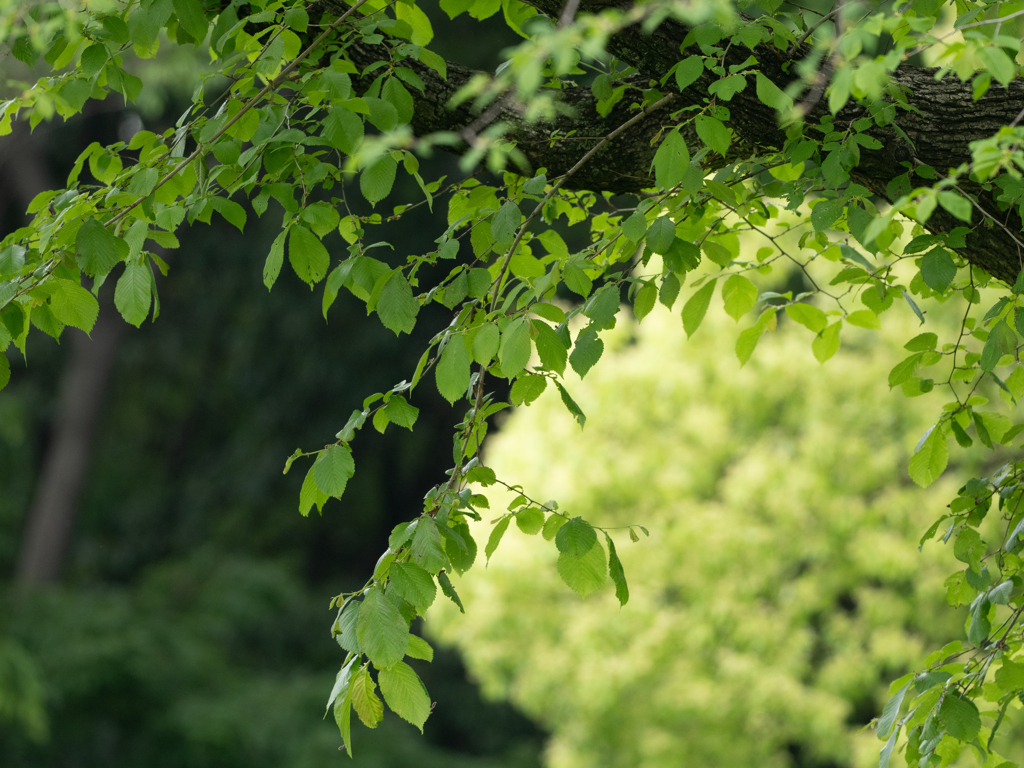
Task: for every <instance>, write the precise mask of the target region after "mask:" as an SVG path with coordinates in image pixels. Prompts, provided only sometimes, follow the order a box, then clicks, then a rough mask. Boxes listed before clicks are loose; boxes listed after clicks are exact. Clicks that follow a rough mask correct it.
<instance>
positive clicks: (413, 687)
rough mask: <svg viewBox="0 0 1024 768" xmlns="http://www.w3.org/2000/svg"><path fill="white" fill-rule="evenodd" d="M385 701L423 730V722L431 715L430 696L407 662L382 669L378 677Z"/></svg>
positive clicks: (397, 712) (395, 711) (401, 715)
mask: <svg viewBox="0 0 1024 768" xmlns="http://www.w3.org/2000/svg"><path fill="white" fill-rule="evenodd" d="M377 679H378V680H379V681H380V691H381V693H383V694H384V701H386V702H387V703H388V706H389V707H391V710H392V711H393V712H394V713H395V714H396V715H398V716H399V717H401V718H402V719H403V720H407V721H409V722H410V723H412V724H413V725H415V726H416V727H417V728H419V729H420V732H421V733H422V732H423V724H424V723H425V722H426V721H427V718H428V717H429V716H430V696H429V695H428V694H427V689H426V688H425V687H424V686H423V682H422V681H421V680H420V678H419V676H417V674H416V673H415V672H413V670H412V667H410V666H409V665H408V664H406V663H405V662H399V663H398V664H395V666H393V667H390V668H388V669H384V670H381V673H380V675H379V676H378V678H377Z"/></svg>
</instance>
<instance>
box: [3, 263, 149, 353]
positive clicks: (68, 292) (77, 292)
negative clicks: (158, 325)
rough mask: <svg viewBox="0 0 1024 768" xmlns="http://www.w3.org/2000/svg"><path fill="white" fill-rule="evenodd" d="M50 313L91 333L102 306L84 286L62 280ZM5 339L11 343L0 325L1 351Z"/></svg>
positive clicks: (52, 299)
mask: <svg viewBox="0 0 1024 768" xmlns="http://www.w3.org/2000/svg"><path fill="white" fill-rule="evenodd" d="M146 310H147V311H148V310H149V307H146ZM50 311H52V312H53V316H54V317H56V318H57V319H58V320H60V321H61V322H62V323H64V325H70V326H71V327H72V328H79V329H81V330H83V331H85V332H86V333H90V332H91V331H92V328H93V326H94V325H95V324H96V318H97V317H99V313H100V305H99V302H98V301H96V297H95V296H93V295H92V294H91V293H90V292H89V291H87V290H86V289H85V288H83V287H82V286H80V285H75V284H74V283H72V282H70V281H67V280H61V281H60V282H59V283H58V284H57V290H55V291H54V293H53V295H52V296H51V297H50ZM143 319H145V315H143ZM5 337H6V340H7V342H10V340H11V339H10V334H9V333H8V332H7V328H6V327H3V325H2V324H0V349H2V348H3V347H5V346H6V344H5V343H3V342H4V339H5Z"/></svg>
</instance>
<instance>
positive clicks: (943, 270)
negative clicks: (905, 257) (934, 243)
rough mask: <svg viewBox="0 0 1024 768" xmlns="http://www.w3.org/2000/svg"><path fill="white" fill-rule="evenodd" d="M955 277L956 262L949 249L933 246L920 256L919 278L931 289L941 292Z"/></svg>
mask: <svg viewBox="0 0 1024 768" xmlns="http://www.w3.org/2000/svg"><path fill="white" fill-rule="evenodd" d="M955 277H956V264H955V263H953V257H952V256H950V254H949V251H947V250H946V249H944V248H933V249H932V250H930V251H928V253H926V254H925V255H924V256H923V257H922V258H921V279H922V280H924V284H925V285H927V286H928V287H929V288H931V289H932V290H933V291H938V292H939V293H942V292H943V291H945V290H946V289H947V288H949V286H950V283H952V282H953V278H955Z"/></svg>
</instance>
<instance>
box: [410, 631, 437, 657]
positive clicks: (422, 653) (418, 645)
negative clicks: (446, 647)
mask: <svg viewBox="0 0 1024 768" xmlns="http://www.w3.org/2000/svg"><path fill="white" fill-rule="evenodd" d="M405 655H406V656H408V657H409V658H410V659H420V660H421V661H433V660H434V649H433V648H431V647H430V643H428V642H427V641H426V640H424V639H423V638H422V637H417V636H416V635H409V648H408V650H406V652H405Z"/></svg>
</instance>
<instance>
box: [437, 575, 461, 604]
mask: <svg viewBox="0 0 1024 768" xmlns="http://www.w3.org/2000/svg"><path fill="white" fill-rule="evenodd" d="M437 583H438V584H440V585H441V592H442V593H443V594H444V596H445V597H447V598H448V599H449V600H451V601H452V602H453V603H455V604H456V605H457V606H459V611H460V612H462V613H465V612H466V609H465V608H464V607H463V605H462V600H460V599H459V593H458V592H456V591H455V587H454V586H452V582H451V579H449V578H448V574H447V573H445V572H444V571H441V572H440V573H439V574H437Z"/></svg>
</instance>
